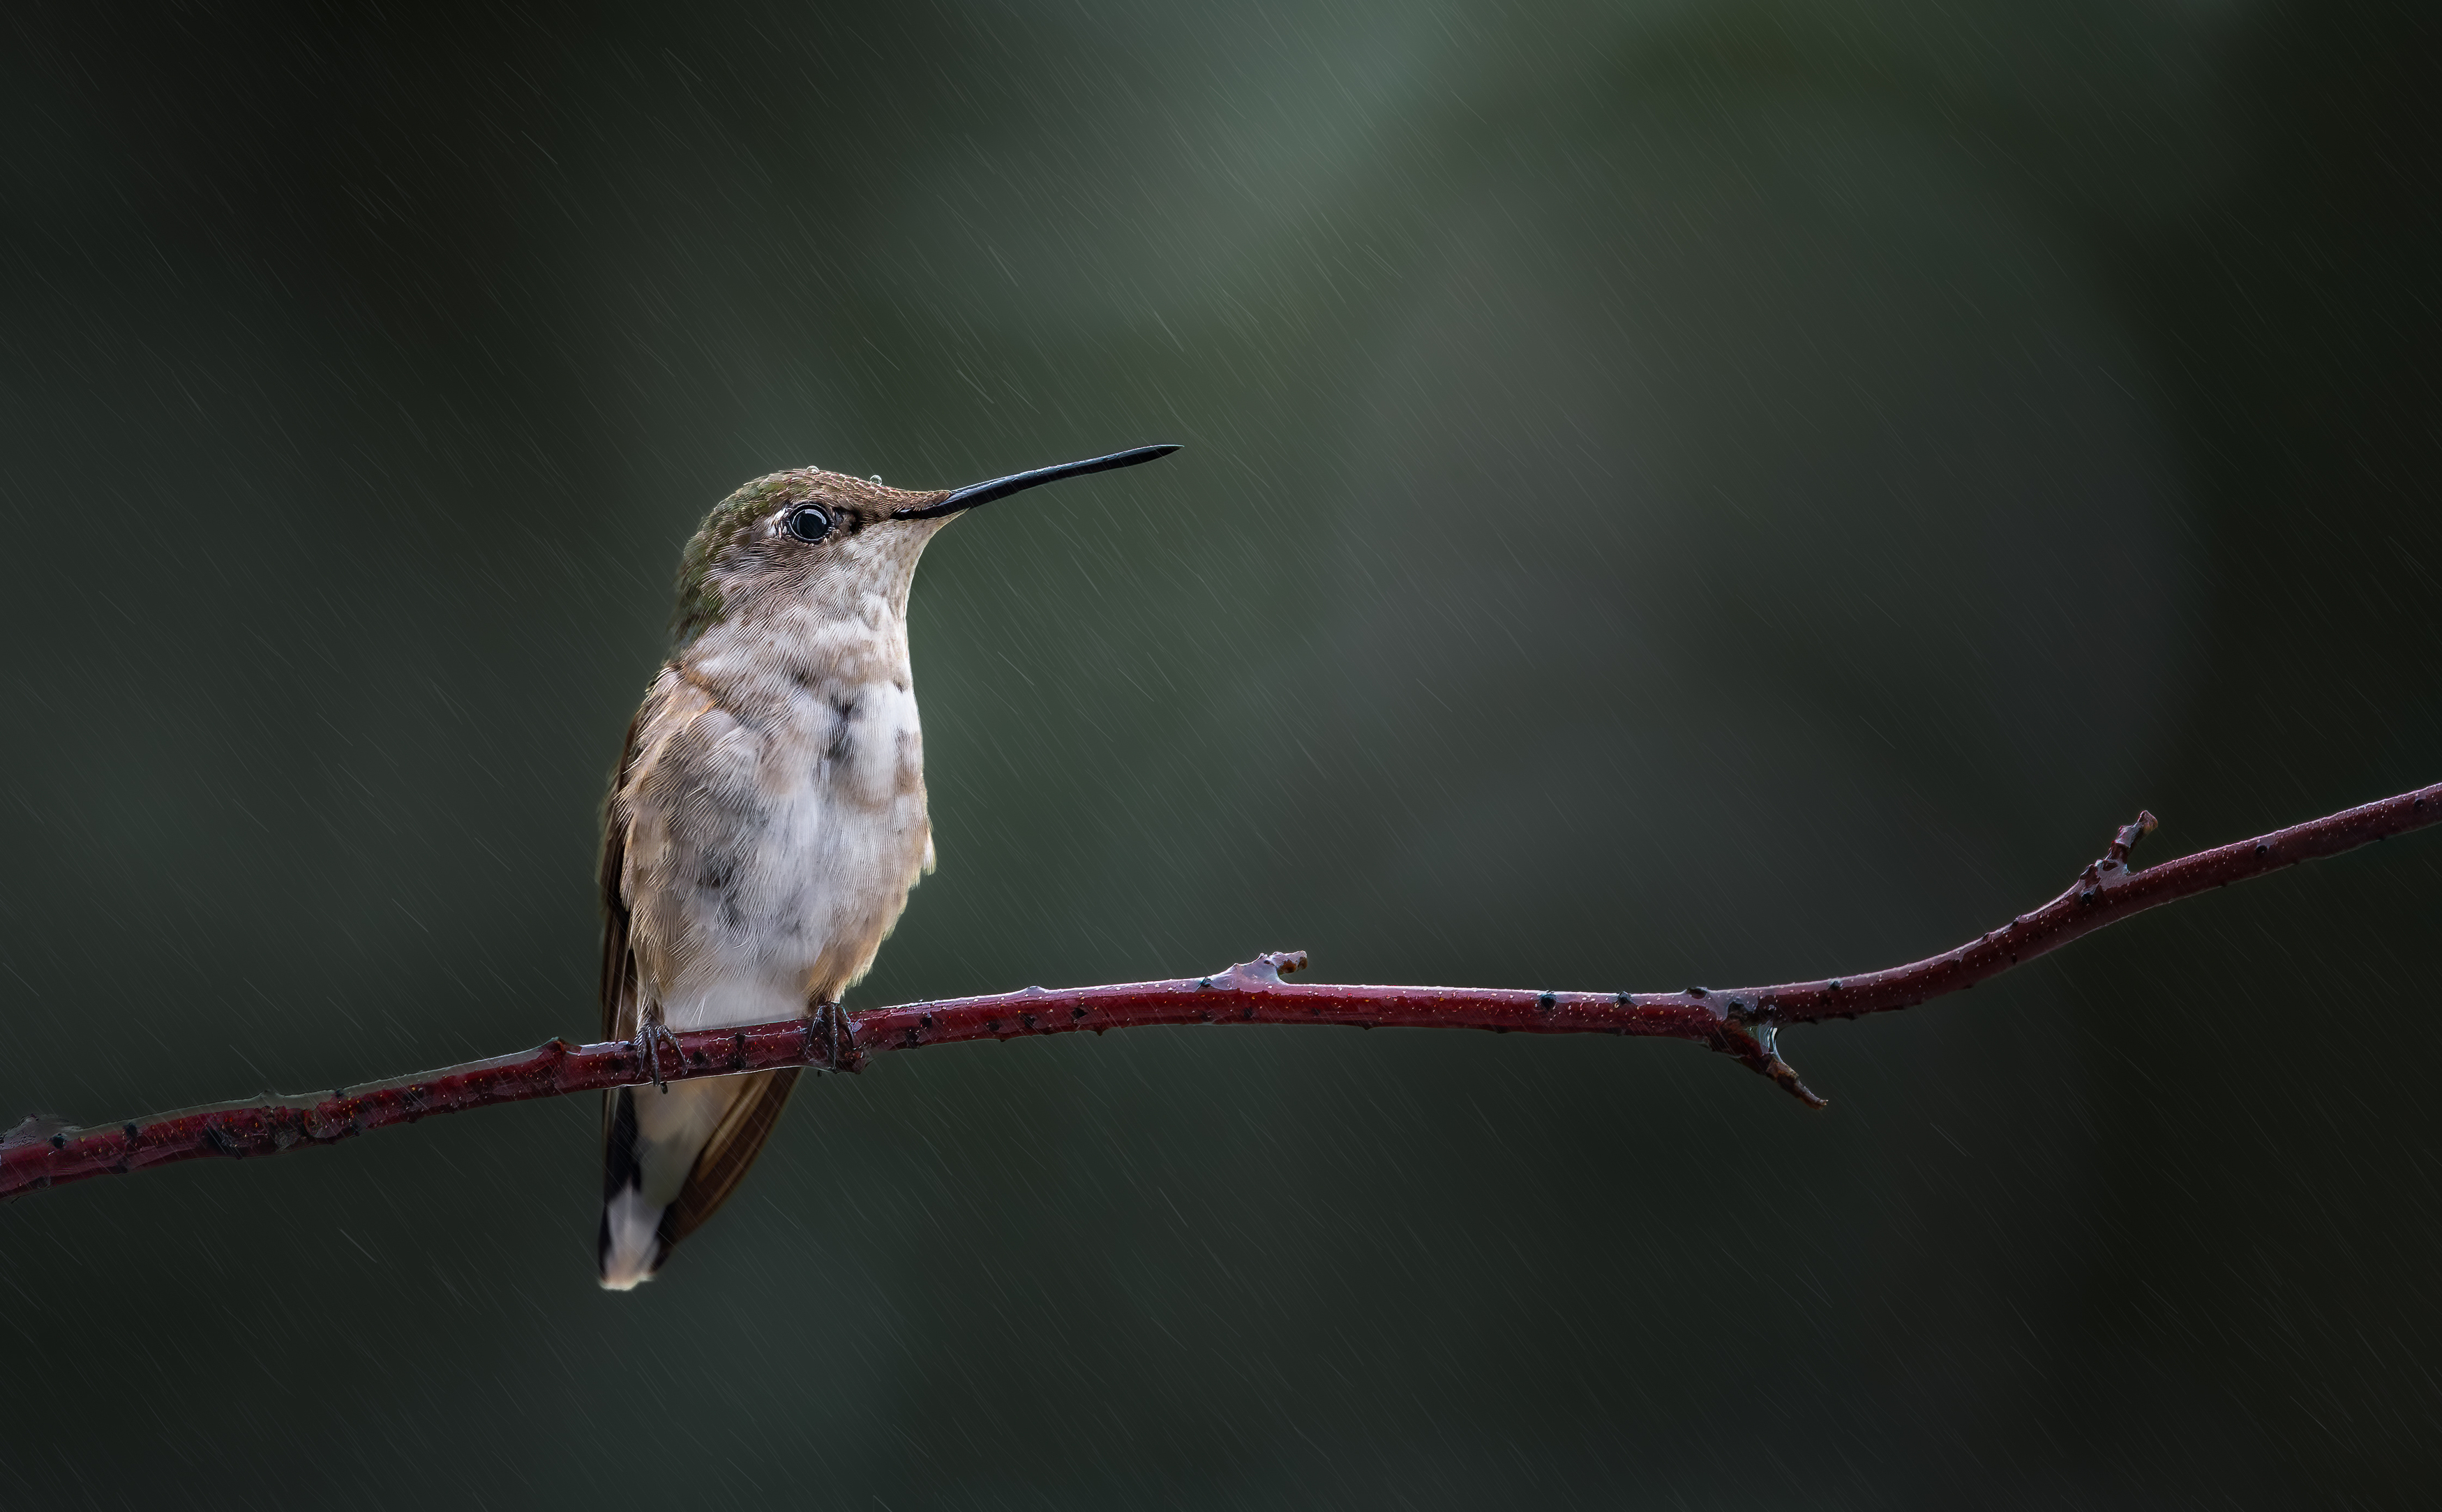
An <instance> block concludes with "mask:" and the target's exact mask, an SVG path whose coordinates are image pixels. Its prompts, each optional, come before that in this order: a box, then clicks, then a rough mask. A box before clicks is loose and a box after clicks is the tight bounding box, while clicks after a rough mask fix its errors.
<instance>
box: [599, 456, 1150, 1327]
mask: <svg viewBox="0 0 2442 1512" xmlns="http://www.w3.org/2000/svg"><path fill="white" fill-rule="evenodd" d="M1177 449H1178V448H1177V447H1176V446H1139V447H1137V448H1135V449H1134V450H1130V451H1121V452H1115V453H1113V454H1112V455H1110V456H1107V457H1095V458H1090V459H1088V460H1086V461H1084V462H1072V463H1066V464H1063V465H1060V466H1056V467H1040V468H1037V469H1035V470H1034V471H1032V472H1021V473H1012V474H1011V475H1010V476H1008V477H1005V478H995V479H993V480H992V481H990V482H988V483H975V484H972V485H970V486H968V487H965V488H956V489H940V490H935V491H930V492H921V491H915V490H909V489H904V488H886V487H884V486H883V483H882V480H881V479H879V478H862V479H861V478H854V477H849V476H847V475H846V474H843V473H834V472H826V471H824V470H822V469H821V468H818V467H800V468H797V469H794V470H793V471H789V472H775V473H773V474H771V475H770V476H769V477H764V478H757V479H756V480H755V481H754V482H752V483H747V484H746V485H744V486H743V487H741V488H739V489H738V491H737V492H735V493H733V494H731V495H730V496H729V497H728V498H726V499H724V500H722V501H720V503H719V504H716V505H714V506H713V510H712V512H711V513H710V514H708V515H706V516H705V517H704V520H703V527H702V529H701V530H698V531H697V532H696V533H695V537H694V538H693V539H691V540H689V541H688V542H687V544H686V549H685V551H684V553H683V555H682V556H681V557H680V560H679V584H678V609H677V612H676V614H675V616H674V618H673V631H674V636H673V645H672V648H671V651H670V656H669V659H668V661H667V662H665V664H664V665H663V666H662V668H661V670H660V672H659V673H658V674H656V675H655V677H654V678H653V682H652V685H651V687H649V688H648V689H647V691H646V694H645V701H644V703H643V705H642V706H641V707H640V708H638V709H637V711H636V717H635V719H634V720H631V721H629V726H628V738H627V744H626V746H625V748H624V749H623V750H622V751H621V753H620V756H619V766H618V771H617V774H616V775H615V776H614V777H613V778H612V781H611V795H610V799H609V801H608V803H607V804H606V805H605V812H604V822H603V839H602V875H601V881H602V906H603V920H604V922H603V931H602V1030H603V1034H604V1036H605V1037H606V1038H609V1039H614V1040H633V1041H635V1042H636V1043H637V1046H638V1050H639V1055H640V1059H643V1060H644V1061H645V1062H646V1063H647V1066H651V1067H652V1068H653V1070H654V1072H655V1078H654V1084H651V1085H638V1086H632V1087H621V1088H618V1089H617V1090H615V1091H612V1092H610V1093H608V1094H607V1095H606V1096H605V1098H604V1102H603V1110H602V1224H601V1230H600V1235H599V1239H598V1242H597V1255H598V1259H599V1263H600V1268H601V1279H602V1284H603V1285H604V1286H605V1287H606V1288H608V1289H610V1290H612V1291H628V1290H630V1289H632V1288H633V1287H634V1286H635V1285H636V1284H637V1283H638V1282H641V1281H646V1280H648V1279H650V1277H651V1276H652V1274H653V1272H654V1271H655V1270H657V1269H659V1268H660V1266H662V1264H663V1263H664V1262H665V1261H666V1260H667V1259H668V1258H669V1254H670V1250H671V1249H672V1248H675V1247H676V1246H677V1244H678V1242H679V1241H680V1240H682V1239H683V1238H685V1237H686V1236H687V1235H688V1234H689V1233H691V1232H693V1231H694V1230H696V1229H697V1228H699V1227H701V1226H702V1223H703V1222H704V1220H705V1219H707V1218H709V1217H711V1216H712V1214H713V1212H714V1211H715V1210H717V1209H719V1208H720V1204H721V1202H722V1201H723V1200H724V1199H725V1198H727V1197H728V1195H729V1194H730V1193H731V1192H733V1191H735V1190H736V1189H737V1186H738V1181H739V1179H740V1178H742V1177H743V1176H744V1175H746V1170H747V1167H749V1166H751V1165H752V1164H754V1162H755V1157H756V1155H757V1154H758V1153H759V1152H760V1151H761V1150H762V1148H763V1142H764V1141H765V1140H766V1139H769V1138H771V1134H772V1130H773V1128H774V1126H775V1124H776V1123H777V1121H778V1120H779V1117H780V1111H781V1109H782V1107H783V1106H785V1105H786V1103H787V1102H788V1100H789V1092H790V1089H791V1087H792V1086H793V1084H795V1082H796V1078H797V1073H796V1071H795V1070H794V1069H785V1070H775V1071H760V1072H756V1073H755V1074H752V1075H747V1076H729V1077H715V1078H703V1079H696V1080H689V1081H683V1082H680V1083H678V1084H675V1085H673V1084H666V1083H664V1082H662V1081H661V1080H660V1077H659V1074H658V1072H659V1056H660V1054H661V1053H662V1052H661V1049H660V1044H661V1043H662V1042H666V1041H667V1040H668V1039H669V1037H670V1036H671V1035H673V1034H675V1033H676V1032H677V1031H678V1030H681V1029H716V1028H720V1027H723V1026H726V1025H733V1024H755V1023H765V1022H770V1021H772V1020H775V1019H784V1018H789V1017H791V1016H804V1017H808V1018H814V1019H817V1020H819V1021H820V1022H821V1024H822V1025H823V1027H824V1032H825V1033H826V1035H827V1036H828V1037H829V1043H830V1044H832V1045H833V1046H834V1047H835V1046H836V1045H837V1043H838V1040H837V1035H838V1033H839V1027H840V1023H841V1020H840V1016H839V1015H840V1008H839V1004H840V998H841V996H842V995H843V994H844V993H846V992H847V989H848V988H849V987H850V986H852V985H853V984H854V983H855V982H856V981H857V980H858V979H859V978H861V977H863V976H864V975H865V974H866V969H867V968H869V967H870V966H871V965H872V964H873V957H874V955H875V953H876V952H877V951H879V950H880V949H881V946H882V941H883V939H884V937H886V936H887V935H888V934H889V933H890V930H891V927H892V926H893V925H894V924H896V923H897V922H898V921H899V916H900V913H901V911H902V910H903V909H904V908H905V907H906V905H907V894H908V891H909V889H911V888H913V887H914V886H915V885H916V883H917V880H918V879H919V877H920V876H921V875H922V874H924V873H927V872H930V871H931V870H932V869H933V859H934V853H933V828H932V821H931V819H930V818H929V816H928V815H927V814H926V812H925V806H924V737H923V732H922V730H921V728H920V725H919V724H918V722H917V718H916V691H915V684H914V682H913V680H912V679H911V677H910V674H909V669H908V663H907V593H908V588H909V586H910V584H911V583H912V582H913V581H914V579H915V575H916V562H917V559H918V558H919V557H920V556H922V555H923V553H924V547H925V545H926V544H927V543H928V542H930V541H931V540H932V538H933V537H934V536H935V535H936V534H938V533H939V531H940V529H941V528H942V527H943V526H945V525H947V524H948V523H949V522H950V521H951V520H953V519H957V517H958V516H959V515H961V514H963V513H965V512H966V511H967V510H970V509H974V508H975V507H977V506H978V505H982V504H987V503H991V502H992V501H994V500H997V499H1006V498H1008V497H1009V496H1010V495H1011V494H1014V493H1017V492H1020V491H1021V490H1023V489H1028V488H1032V487H1036V486H1038V485H1040V484H1043V483H1055V482H1057V481H1059V480H1060V479H1063V478H1077V477H1083V476H1084V475H1085V474H1087V473H1096V472H1106V471H1109V470H1110V469H1112V468H1114V467H1132V466H1135V465H1138V464H1139V463H1145V462H1151V461H1153V460H1154V459H1155V458H1157V457H1166V456H1168V455H1170V453H1172V452H1174V451H1176V450H1177ZM810 1030H811V1026H810Z"/></svg>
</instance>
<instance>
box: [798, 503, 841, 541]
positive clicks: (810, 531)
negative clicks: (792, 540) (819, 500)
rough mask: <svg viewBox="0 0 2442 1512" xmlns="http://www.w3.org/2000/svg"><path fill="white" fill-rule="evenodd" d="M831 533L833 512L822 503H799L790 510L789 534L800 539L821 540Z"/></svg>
mask: <svg viewBox="0 0 2442 1512" xmlns="http://www.w3.org/2000/svg"><path fill="white" fill-rule="evenodd" d="M830 533H831V512H830V511H829V510H828V509H825V508H824V507H823V506H822V505H820V504H799V505H798V506H797V507H796V508H794V509H792V510H790V511H789V534H790V535H792V536H794V537H797V538H798V539H799V540H806V541H813V540H820V539H822V538H823V537H825V536H828V535H829V534H830Z"/></svg>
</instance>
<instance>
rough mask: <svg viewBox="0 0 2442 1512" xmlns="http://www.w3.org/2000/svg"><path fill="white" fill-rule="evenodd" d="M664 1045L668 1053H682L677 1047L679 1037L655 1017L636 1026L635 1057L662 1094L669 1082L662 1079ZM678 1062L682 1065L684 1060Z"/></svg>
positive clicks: (665, 1091) (666, 1090)
mask: <svg viewBox="0 0 2442 1512" xmlns="http://www.w3.org/2000/svg"><path fill="white" fill-rule="evenodd" d="M664 1045H667V1046H668V1047H670V1054H672V1055H673V1056H678V1055H681V1054H682V1052H681V1050H680V1048H679V1037H678V1036H677V1035H676V1034H673V1033H671V1032H670V1029H669V1026H668V1025H666V1024H664V1023H662V1022H661V1021H660V1020H659V1019H655V1020H652V1021H651V1022H649V1023H643V1024H639V1025H637V1026H636V1059H638V1060H640V1061H642V1062H644V1063H645V1068H646V1069H647V1071H649V1072H650V1073H651V1074H652V1078H653V1085H655V1086H656V1087H659V1088H660V1089H661V1091H662V1093H663V1095H664V1096H667V1095H668V1093H669V1090H670V1084H668V1083H667V1082H665V1081H664V1080H662V1047H663V1046H664ZM679 1064H680V1065H681V1066H684V1065H685V1064H686V1062H685V1061H684V1060H683V1059H681V1060H680V1062H679Z"/></svg>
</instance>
